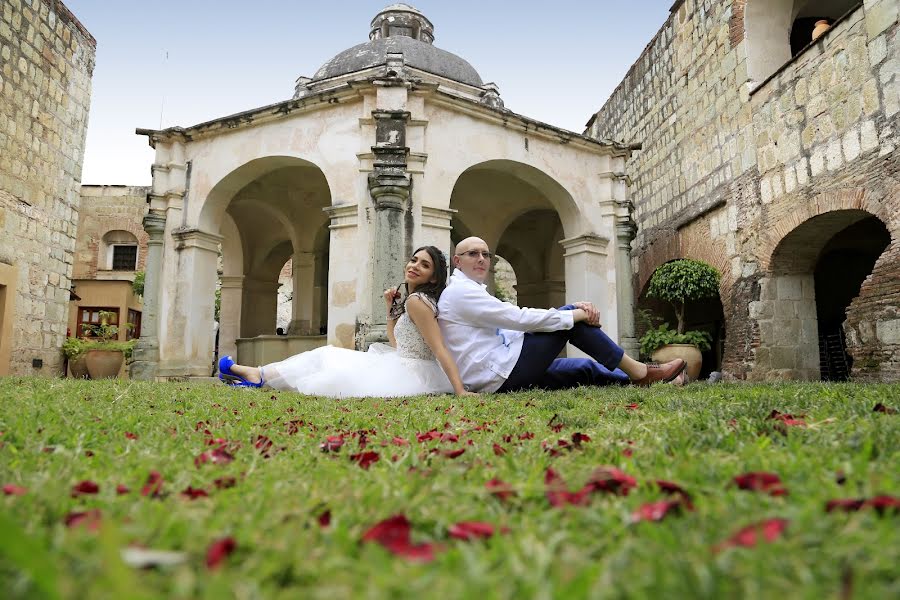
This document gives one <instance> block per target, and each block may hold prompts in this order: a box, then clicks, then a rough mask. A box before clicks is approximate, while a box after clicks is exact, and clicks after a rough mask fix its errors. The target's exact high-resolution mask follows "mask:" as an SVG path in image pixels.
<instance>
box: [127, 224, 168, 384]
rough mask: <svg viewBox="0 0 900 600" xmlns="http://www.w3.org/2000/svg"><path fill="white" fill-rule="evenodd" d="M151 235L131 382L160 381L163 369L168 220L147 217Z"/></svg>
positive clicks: (148, 232) (131, 369)
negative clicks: (162, 294) (164, 258)
mask: <svg viewBox="0 0 900 600" xmlns="http://www.w3.org/2000/svg"><path fill="white" fill-rule="evenodd" d="M144 231H146V232H147V235H148V236H149V239H148V240H147V260H146V262H145V264H144V304H143V313H142V314H141V337H140V339H139V340H138V342H137V344H136V345H135V347H134V353H133V354H132V356H133V357H134V362H132V363H131V366H130V367H129V377H131V379H145V380H153V379H156V373H157V369H158V367H159V315H158V309H159V282H160V275H161V271H162V255H163V234H164V233H165V231H166V217H165V216H164V215H161V214H159V213H156V212H150V213H148V214H147V215H146V216H145V217H144Z"/></svg>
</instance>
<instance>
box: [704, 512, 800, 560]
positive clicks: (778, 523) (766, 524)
mask: <svg viewBox="0 0 900 600" xmlns="http://www.w3.org/2000/svg"><path fill="white" fill-rule="evenodd" d="M787 526H788V520H787V519H767V520H765V521H759V522H758V523H753V524H752V525H747V526H746V527H743V528H741V529H739V530H738V531H737V532H736V533H735V534H734V535H732V536H731V537H730V538H728V539H727V540H725V541H724V542H720V543H718V544H716V545H715V546H714V547H713V551H714V552H719V551H721V550H724V549H726V548H732V547H737V546H743V547H745V548H752V547H753V546H755V545H756V544H757V543H760V542H774V541H775V540H776V539H778V537H779V536H781V534H782V533H784V531H785V530H786V529H787Z"/></svg>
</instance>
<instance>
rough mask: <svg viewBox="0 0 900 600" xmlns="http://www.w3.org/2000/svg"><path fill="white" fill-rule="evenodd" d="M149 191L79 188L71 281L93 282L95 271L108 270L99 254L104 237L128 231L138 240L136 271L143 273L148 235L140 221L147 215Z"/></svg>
mask: <svg viewBox="0 0 900 600" xmlns="http://www.w3.org/2000/svg"><path fill="white" fill-rule="evenodd" d="M149 191H150V188H149V187H140V186H124V185H85V186H82V187H81V206H80V210H79V214H78V237H77V239H76V240H75V261H74V266H73V269H72V278H73V279H96V278H97V272H98V269H99V270H100V271H103V270H108V265H107V264H106V262H107V261H106V260H105V257H102V256H101V251H102V250H103V247H104V244H103V236H105V235H106V234H107V233H109V232H111V231H127V232H128V233H130V234H132V235H133V236H134V237H135V238H137V241H138V260H137V270H138V271H143V270H144V262H145V261H146V259H147V232H145V231H144V225H143V219H144V215H146V214H147V193H148V192H149ZM101 275H102V273H101Z"/></svg>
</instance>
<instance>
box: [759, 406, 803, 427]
mask: <svg viewBox="0 0 900 600" xmlns="http://www.w3.org/2000/svg"><path fill="white" fill-rule="evenodd" d="M805 416H806V415H789V414H785V413H783V412H779V411H777V410H773V411H772V412H770V413H769V416H768V418H769V419H772V420H775V421H780V422H781V423H784V424H785V425H787V426H788V427H806V421H803V420H802V419H801V417H805Z"/></svg>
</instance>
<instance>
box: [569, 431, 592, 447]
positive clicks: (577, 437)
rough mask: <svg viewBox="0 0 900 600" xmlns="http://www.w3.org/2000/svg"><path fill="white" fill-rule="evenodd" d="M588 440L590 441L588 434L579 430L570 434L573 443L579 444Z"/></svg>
mask: <svg viewBox="0 0 900 600" xmlns="http://www.w3.org/2000/svg"><path fill="white" fill-rule="evenodd" d="M589 441H591V438H590V436H588V435H585V434H583V433H581V432H579V431H576V432H575V433H573V434H572V443H573V444H575V445H576V446H580V445H581V444H582V443H583V442H589Z"/></svg>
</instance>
